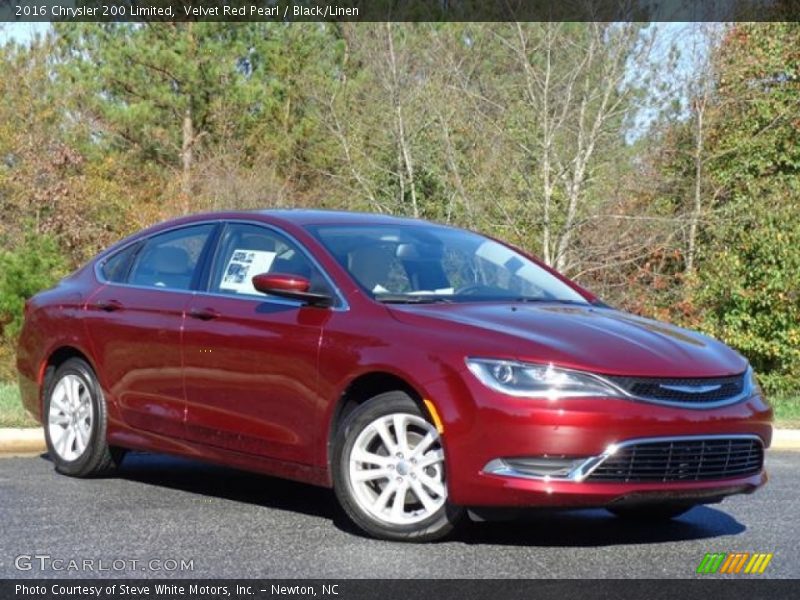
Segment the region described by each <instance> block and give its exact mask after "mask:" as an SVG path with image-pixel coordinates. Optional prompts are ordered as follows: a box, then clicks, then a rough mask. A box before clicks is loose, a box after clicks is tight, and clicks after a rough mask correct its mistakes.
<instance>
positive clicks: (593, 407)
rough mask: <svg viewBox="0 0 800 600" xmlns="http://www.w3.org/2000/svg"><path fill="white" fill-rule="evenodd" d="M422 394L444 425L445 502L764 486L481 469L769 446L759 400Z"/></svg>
mask: <svg viewBox="0 0 800 600" xmlns="http://www.w3.org/2000/svg"><path fill="white" fill-rule="evenodd" d="M426 391H427V392H428V393H429V394H430V398H431V399H432V400H433V401H434V403H435V404H436V405H437V408H438V409H439V410H440V413H441V414H440V416H441V417H442V420H443V422H444V436H443V439H444V448H445V457H446V464H447V482H448V494H449V497H450V499H451V501H452V502H453V503H455V504H458V505H462V506H471V507H536V506H541V507H564V508H568V507H591V506H608V505H610V504H618V503H639V502H648V501H666V500H683V501H686V502H694V503H704V502H705V503H708V502H715V501H719V500H720V499H721V498H722V497H724V496H728V495H731V494H738V493H751V492H753V491H755V490H756V489H757V488H758V487H760V486H762V485H764V484H765V483H766V481H767V475H766V472H764V471H763V470H761V471H759V472H757V473H749V474H747V475H745V476H734V477H726V478H720V479H714V480H704V481H668V482H661V481H658V482H650V481H648V482H642V481H638V482H637V481H631V482H622V483H620V482H607V481H593V480H591V479H590V478H588V477H587V476H582V475H586V471H587V470H588V468H589V467H591V466H592V465H591V463H587V464H586V465H585V467H586V468H585V469H584V470H583V471H581V472H578V473H577V476H576V477H572V478H568V479H566V480H565V479H556V478H552V479H551V478H541V479H539V478H531V477H519V476H518V474H515V473H513V472H509V471H508V470H506V471H504V470H503V469H502V468H500V469H491V468H490V469H487V465H492V464H494V465H495V466H497V465H498V463H497V462H496V461H498V459H500V460H502V459H504V458H508V457H521V458H522V457H542V456H553V455H558V456H566V457H578V458H581V459H587V460H588V459H589V458H592V457H600V456H603V455H604V454H605V453H607V450H608V449H609V447H614V446H615V445H619V444H621V443H622V444H624V443H626V442H629V441H631V440H641V439H642V438H648V439H650V438H706V437H714V436H729V437H732V436H754V437H756V438H757V439H758V440H760V442H761V444H763V446H764V447H765V448H766V447H768V446H769V444H770V442H771V438H772V426H771V421H772V410H771V409H770V408H769V407H768V406H767V405H766V403H765V402H764V399H763V398H762V397H761V396H760V395H758V394H754V395H752V396H751V397H750V398H748V399H747V400H745V401H743V402H740V403H737V404H733V405H729V406H725V407H719V408H713V409H690V408H679V407H670V406H662V405H657V404H651V403H646V402H637V401H633V400H623V399H610V398H571V399H563V400H558V401H549V400H533V399H528V398H511V397H507V396H503V395H500V394H495V393H493V392H491V391H489V390H487V389H486V388H485V387H483V386H482V385H481V384H480V383H478V382H477V381H472V380H471V379H470V378H469V377H463V378H457V379H456V378H453V379H451V380H442V381H440V382H438V384H437V385H435V386H433V387H432V388H431V389H428V390H426ZM493 471H494V472H493Z"/></svg>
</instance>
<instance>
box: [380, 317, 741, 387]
mask: <svg viewBox="0 0 800 600" xmlns="http://www.w3.org/2000/svg"><path fill="white" fill-rule="evenodd" d="M390 311H391V312H392V314H393V315H394V316H395V318H396V319H397V320H399V321H401V322H403V323H406V324H408V325H417V326H421V327H423V328H425V329H426V336H428V339H432V338H431V337H430V334H431V333H433V332H432V331H431V329H430V328H431V327H436V326H437V325H438V326H440V327H442V326H443V327H444V329H445V330H446V331H448V332H451V333H452V334H453V335H454V336H456V337H458V338H462V336H463V343H459V351H462V352H464V353H465V354H467V355H470V356H487V357H491V356H493V355H498V354H499V355H500V356H503V357H510V356H513V357H515V358H517V359H519V360H529V361H535V362H548V363H551V362H552V363H553V364H556V365H560V366H563V367H569V368H575V369H581V370H588V371H593V372H596V373H606V374H609V375H631V376H640V377H721V376H725V375H733V374H738V373H742V372H743V371H744V370H745V369H746V368H747V361H746V360H745V359H744V358H743V357H742V356H741V355H740V354H738V353H737V352H735V351H734V350H732V349H731V348H729V347H728V346H726V345H725V344H722V343H720V342H718V341H716V340H714V339H711V338H709V337H707V336H704V335H702V334H699V333H696V332H693V331H689V330H686V329H682V328H680V327H675V326H673V325H669V324H666V323H661V322H659V321H654V320H651V319H645V318H642V317H637V316H634V315H631V314H628V313H625V312H621V311H617V310H614V309H609V308H600V307H595V306H588V305H587V306H579V305H563V304H549V303H542V304H513V305H509V304H502V305H501V304H494V303H491V304H490V303H486V304H479V303H470V304H435V305H433V304H432V305H394V306H391V308H390ZM448 324H449V325H451V326H452V325H455V326H457V327H459V329H458V330H454V329H453V328H452V327H448V326H447V325H448ZM470 333H473V334H477V335H475V336H470ZM448 337H449V336H448ZM471 346H472V347H471Z"/></svg>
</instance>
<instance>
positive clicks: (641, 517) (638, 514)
mask: <svg viewBox="0 0 800 600" xmlns="http://www.w3.org/2000/svg"><path fill="white" fill-rule="evenodd" d="M694 506H695V505H694V504H681V503H674V502H664V503H659V504H642V505H639V506H618V507H613V508H611V507H609V508H607V510H608V511H609V512H611V513H612V514H614V515H615V516H617V517H619V518H621V519H626V520H629V521H669V520H670V519H674V518H675V517H679V516H681V515H682V514H684V513H686V512H688V511H690V510H691V509H692V508H694Z"/></svg>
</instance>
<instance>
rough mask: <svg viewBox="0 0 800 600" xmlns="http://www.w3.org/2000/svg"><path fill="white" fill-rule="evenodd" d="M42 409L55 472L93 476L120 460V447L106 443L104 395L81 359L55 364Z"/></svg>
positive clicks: (110, 469) (115, 464)
mask: <svg viewBox="0 0 800 600" xmlns="http://www.w3.org/2000/svg"><path fill="white" fill-rule="evenodd" d="M44 409H45V441H46V442H47V450H48V453H49V455H50V458H51V460H52V461H53V463H54V464H55V467H56V470H57V471H58V472H59V473H64V474H65V475H72V476H73V477H96V476H99V475H105V474H107V473H109V472H111V471H113V470H114V468H115V467H116V466H117V465H118V464H119V462H120V461H121V460H122V454H123V453H122V451H121V450H119V449H112V448H110V447H109V446H108V444H107V443H106V404H105V398H104V397H103V392H102V390H101V389H100V385H99V384H98V382H97V378H96V377H95V375H94V372H93V371H92V369H91V367H90V366H89V365H88V364H87V363H86V362H85V361H84V360H81V359H79V358H71V359H69V360H68V361H66V362H65V363H64V364H62V365H61V366H60V367H59V368H58V370H57V371H56V373H55V376H54V377H53V379H52V381H51V383H50V385H49V386H48V389H47V390H46V396H45V406H44Z"/></svg>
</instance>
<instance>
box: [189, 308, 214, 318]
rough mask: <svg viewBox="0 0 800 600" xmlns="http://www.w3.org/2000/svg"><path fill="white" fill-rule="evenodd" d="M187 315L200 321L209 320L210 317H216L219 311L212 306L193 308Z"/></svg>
mask: <svg viewBox="0 0 800 600" xmlns="http://www.w3.org/2000/svg"><path fill="white" fill-rule="evenodd" d="M189 316H190V317H192V318H193V319H200V320H201V321H210V320H211V319H216V318H217V317H218V316H219V313H218V312H217V311H216V310H214V309H213V308H193V309H191V310H190V311H189Z"/></svg>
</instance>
